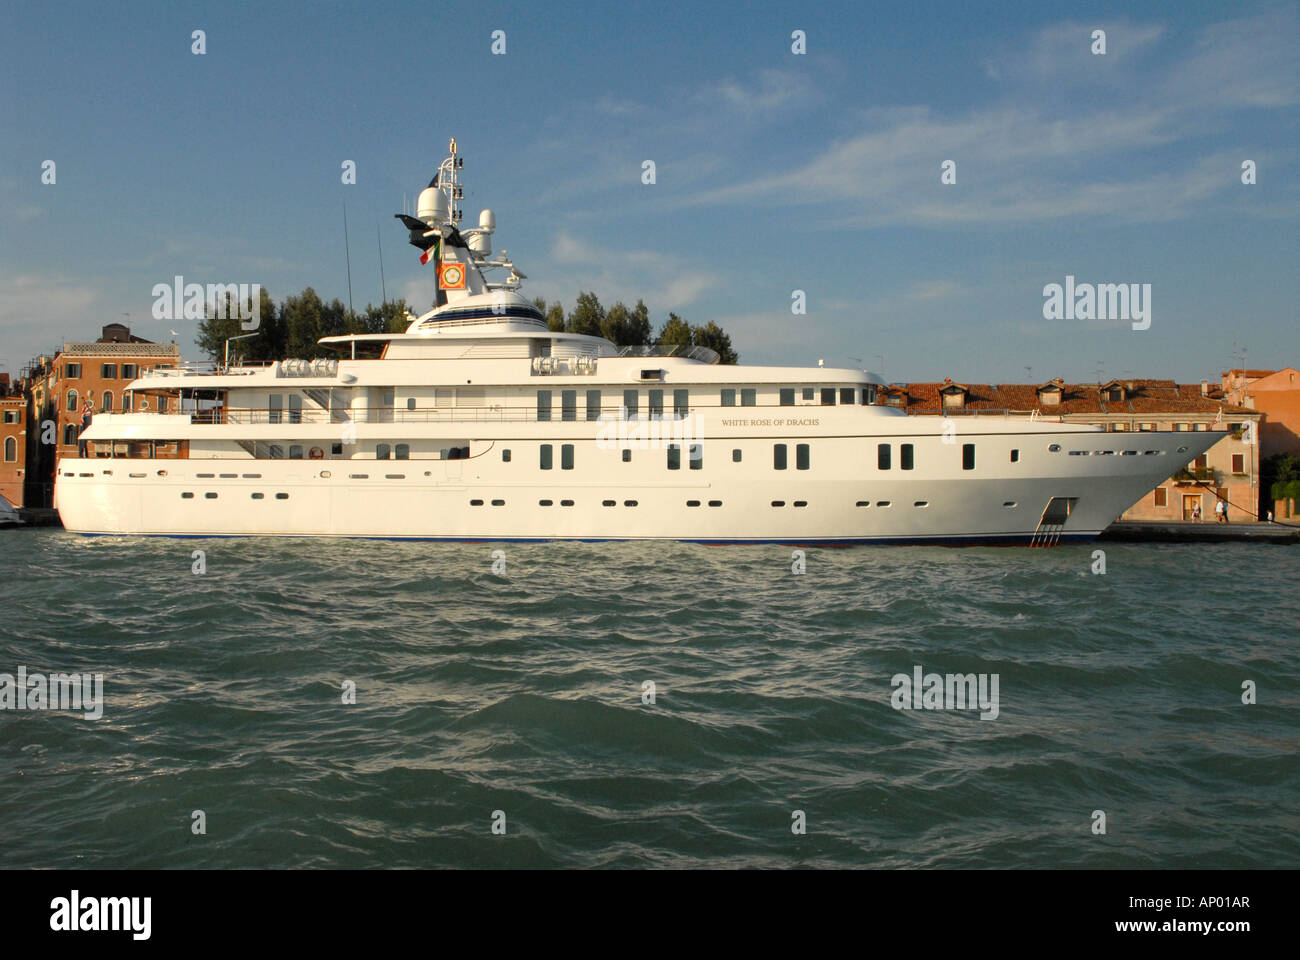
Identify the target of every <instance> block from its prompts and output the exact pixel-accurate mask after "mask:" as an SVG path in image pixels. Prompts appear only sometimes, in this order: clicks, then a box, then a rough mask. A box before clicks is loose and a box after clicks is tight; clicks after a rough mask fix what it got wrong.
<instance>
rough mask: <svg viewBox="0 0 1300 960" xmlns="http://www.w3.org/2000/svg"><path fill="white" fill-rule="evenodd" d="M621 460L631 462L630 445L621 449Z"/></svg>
mask: <svg viewBox="0 0 1300 960" xmlns="http://www.w3.org/2000/svg"><path fill="white" fill-rule="evenodd" d="M623 462H624V463H631V462H632V449H631V447H627V448H624V450H623Z"/></svg>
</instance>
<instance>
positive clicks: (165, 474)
mask: <svg viewBox="0 0 1300 960" xmlns="http://www.w3.org/2000/svg"><path fill="white" fill-rule="evenodd" d="M68 476H72V474H68ZM158 476H160V477H165V476H167V471H166V470H159V471H158Z"/></svg>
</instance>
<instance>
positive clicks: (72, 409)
mask: <svg viewBox="0 0 1300 960" xmlns="http://www.w3.org/2000/svg"><path fill="white" fill-rule="evenodd" d="M180 360H181V356H180V348H179V347H178V346H177V345H176V344H174V343H152V342H150V341H148V340H143V339H141V338H140V337H135V336H132V335H131V332H130V330H129V329H128V328H126V327H125V326H123V325H122V324H120V323H110V324H108V325H107V326H105V327H104V328H103V331H102V334H101V336H100V338H99V339H98V340H95V341H93V342H86V343H78V342H69V343H65V344H64V345H63V349H62V350H60V351H59V352H58V353H57V354H55V356H54V357H52V358H49V357H38V358H37V359H36V360H34V361H32V364H31V365H30V369H29V372H28V375H27V377H26V382H27V389H26V393H27V409H28V416H27V428H26V437H27V454H26V462H27V467H26V477H25V478H24V479H25V481H26V483H25V489H24V501H25V505H26V506H29V507H50V506H53V498H54V469H55V464H56V463H57V462H58V460H59V458H60V457H65V456H76V455H77V452H78V446H79V444H78V438H79V437H80V435H81V431H82V430H83V429H84V428H85V427H86V426H87V425H89V423H90V421H91V420H92V419H93V417H94V415H95V414H96V413H126V412H129V411H131V410H132V409H135V408H136V401H135V398H133V397H132V396H131V392H130V391H129V390H128V389H127V386H128V385H129V384H130V383H131V381H132V380H135V379H136V378H137V377H141V376H144V375H145V374H147V373H150V372H152V371H153V370H156V369H160V368H168V367H175V366H176V365H177V364H179V363H180ZM141 402H142V403H150V402H152V403H156V404H157V407H156V409H158V410H159V411H160V412H166V411H167V409H168V404H171V403H175V402H177V401H176V400H175V398H174V397H169V396H166V395H160V396H157V397H152V398H150V399H149V400H144V401H141Z"/></svg>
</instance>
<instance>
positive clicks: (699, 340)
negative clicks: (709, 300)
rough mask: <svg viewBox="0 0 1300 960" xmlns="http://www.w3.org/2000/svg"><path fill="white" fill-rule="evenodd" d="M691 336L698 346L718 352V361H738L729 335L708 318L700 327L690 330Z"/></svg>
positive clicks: (738, 358)
mask: <svg viewBox="0 0 1300 960" xmlns="http://www.w3.org/2000/svg"><path fill="white" fill-rule="evenodd" d="M691 338H692V339H693V340H694V341H695V345H696V346H698V347H708V348H709V349H710V350H714V351H716V352H717V354H718V362H719V363H739V362H740V356H739V354H737V353H736V351H735V350H733V349H732V347H731V337H730V336H728V334H727V332H726V331H725V330H723V329H722V328H721V327H720V326H718V325H717V324H716V323H714V322H713V321H712V320H710V321H709V322H708V323H706V324H705V325H704V326H702V327H694V328H693V329H692V330H691Z"/></svg>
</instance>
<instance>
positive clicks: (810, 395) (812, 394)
mask: <svg viewBox="0 0 1300 960" xmlns="http://www.w3.org/2000/svg"><path fill="white" fill-rule="evenodd" d="M816 397H817V388H816V387H804V388H803V398H804V399H805V400H814V399H816Z"/></svg>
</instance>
